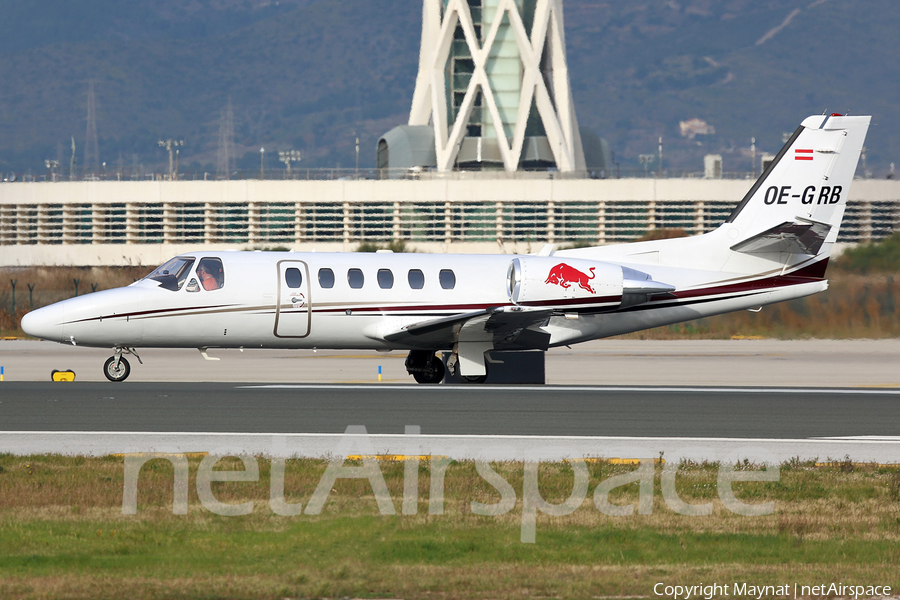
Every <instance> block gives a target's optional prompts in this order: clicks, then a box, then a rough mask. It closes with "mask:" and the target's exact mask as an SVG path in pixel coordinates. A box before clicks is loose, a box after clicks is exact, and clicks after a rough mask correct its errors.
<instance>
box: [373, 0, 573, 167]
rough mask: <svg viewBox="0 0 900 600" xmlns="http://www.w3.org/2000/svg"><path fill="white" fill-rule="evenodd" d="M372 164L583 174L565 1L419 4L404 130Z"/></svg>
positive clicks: (394, 133)
mask: <svg viewBox="0 0 900 600" xmlns="http://www.w3.org/2000/svg"><path fill="white" fill-rule="evenodd" d="M378 166H379V168H382V169H389V170H391V171H398V170H399V171H401V172H402V170H403V169H410V168H422V167H425V168H434V169H437V170H438V171H449V170H453V169H455V168H458V169H466V170H485V171H487V170H505V171H517V170H521V169H537V170H541V169H556V170H559V171H563V172H572V171H584V169H585V158H584V150H583V149H582V143H581V135H580V133H579V130H578V122H577V120H576V118H575V109H574V105H573V103H572V92H571V86H570V85H569V75H568V69H567V67H566V44H565V33H564V29H563V10H562V0H424V2H423V10H422V46H421V50H420V53H419V74H418V76H417V78H416V88H415V93H414V95H413V101H412V109H411V111H410V116H409V125H405V126H400V127H397V128H395V129H392V130H391V131H389V132H388V133H387V134H385V135H384V136H383V137H382V138H381V140H379V144H378Z"/></svg>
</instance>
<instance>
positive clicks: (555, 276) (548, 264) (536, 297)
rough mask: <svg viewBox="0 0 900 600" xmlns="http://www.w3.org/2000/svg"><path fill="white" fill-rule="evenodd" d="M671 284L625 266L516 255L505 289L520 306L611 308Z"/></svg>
mask: <svg viewBox="0 0 900 600" xmlns="http://www.w3.org/2000/svg"><path fill="white" fill-rule="evenodd" d="M674 289H675V288H674V287H673V286H671V285H668V284H666V283H660V282H658V281H653V279H652V278H651V277H650V275H648V274H647V273H644V272H642V271H637V270H635V269H631V268H629V267H623V266H620V265H615V264H610V263H604V262H598V261H593V260H584V259H578V258H573V259H569V258H563V257H554V256H520V257H518V258H514V259H513V260H512V261H511V262H510V264H509V271H508V281H507V292H508V293H509V299H510V300H512V302H513V303H515V304H519V305H522V306H535V307H542V306H545V307H554V308H560V309H561V310H565V309H566V308H572V309H575V308H591V309H595V310H596V309H599V310H602V309H607V310H615V309H617V308H626V307H629V306H634V305H636V304H642V303H644V302H647V301H649V300H650V298H651V297H652V296H659V295H664V294H668V293H670V292H672V291H674Z"/></svg>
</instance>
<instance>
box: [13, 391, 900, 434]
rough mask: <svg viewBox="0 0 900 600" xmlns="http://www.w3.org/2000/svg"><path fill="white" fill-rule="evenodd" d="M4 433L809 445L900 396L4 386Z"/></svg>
mask: <svg viewBox="0 0 900 600" xmlns="http://www.w3.org/2000/svg"><path fill="white" fill-rule="evenodd" d="M3 391H4V393H3V396H2V400H0V423H2V426H0V429H3V430H6V431H14V430H20V431H147V432H239V433H327V434H335V433H341V432H343V431H344V430H345V428H346V427H347V426H348V425H364V426H365V427H366V428H367V430H368V432H369V433H381V434H402V433H403V431H404V426H406V425H418V426H420V427H421V428H422V432H423V433H428V434H435V435H543V436H651V437H717V438H721V437H726V438H809V437H835V436H861V435H868V436H872V435H875V436H890V435H897V434H898V433H900V390H873V389H870V390H858V389H857V390H852V389H845V390H824V389H802V388H800V389H796V388H795V389H790V388H781V389H778V388H776V389H764V388H743V389H741V388H699V387H698V388H678V387H667V388H659V387H657V388H624V387H596V386H568V387H567V386H543V387H537V386H536V387H514V386H502V387H494V386H478V387H459V386H457V387H451V386H447V387H444V386H432V387H427V388H426V387H412V386H399V385H385V384H382V385H302V384H293V385H290V384H288V385H265V384H255V383H250V384H230V383H228V384H226V383H203V384H184V383H179V384H173V383H133V384H130V385H127V384H119V385H112V384H95V383H77V382H76V383H72V384H58V383H7V384H5V385H4V390H3Z"/></svg>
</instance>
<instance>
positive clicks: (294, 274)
mask: <svg viewBox="0 0 900 600" xmlns="http://www.w3.org/2000/svg"><path fill="white" fill-rule="evenodd" d="M284 282H285V283H286V284H287V286H288V287H289V288H291V289H293V290H295V289H297V288H299V287H300V286H301V285H303V274H302V273H301V272H300V269H298V268H297V267H289V268H287V269H285V270H284Z"/></svg>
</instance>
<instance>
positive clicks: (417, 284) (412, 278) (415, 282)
mask: <svg viewBox="0 0 900 600" xmlns="http://www.w3.org/2000/svg"><path fill="white" fill-rule="evenodd" d="M407 279H409V287H411V288H412V289H414V290H421V289H422V288H423V287H425V274H424V273H422V271H420V270H419V269H410V270H409V274H408V276H407Z"/></svg>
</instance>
